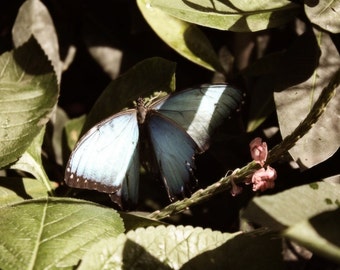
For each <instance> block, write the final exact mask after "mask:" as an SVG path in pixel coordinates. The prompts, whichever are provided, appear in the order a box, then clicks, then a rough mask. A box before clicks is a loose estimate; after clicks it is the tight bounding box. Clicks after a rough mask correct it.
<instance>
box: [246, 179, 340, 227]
mask: <svg viewBox="0 0 340 270" xmlns="http://www.w3.org/2000/svg"><path fill="white" fill-rule="evenodd" d="M339 205H340V185H339V184H334V183H327V182H316V183H313V184H309V185H303V186H299V187H295V188H292V189H288V190H286V191H283V192H281V193H277V194H275V195H266V196H261V197H256V198H254V199H253V200H252V201H251V203H250V204H249V205H248V206H247V208H246V210H245V212H244V214H243V215H244V218H246V219H248V220H249V221H252V222H255V223H257V224H260V225H262V226H266V227H269V228H271V229H274V230H282V229H284V228H286V227H288V226H293V225H295V224H297V223H299V222H303V221H306V220H307V219H309V218H311V217H314V216H315V215H317V214H321V213H323V212H325V211H331V210H334V209H337V208H338V207H339ZM330 222H331V221H330Z"/></svg>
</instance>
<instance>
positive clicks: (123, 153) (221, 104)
mask: <svg viewBox="0 0 340 270" xmlns="http://www.w3.org/2000/svg"><path fill="white" fill-rule="evenodd" d="M241 100H242V93H241V92H240V91H239V90H237V89H235V88H232V87H230V86H228V85H226V84H207V85H201V86H199V87H196V88H190V89H187V90H184V91H181V92H178V93H175V94H170V95H168V96H166V97H164V98H162V99H160V100H158V101H156V102H154V103H153V104H151V105H150V106H145V104H144V102H143V99H141V98H139V99H138V100H137V106H136V108H135V109H129V110H125V111H122V112H119V113H117V114H114V115H113V116H111V117H109V118H107V119H105V120H103V121H101V122H99V123H98V124H96V125H95V126H94V127H92V128H91V129H90V130H89V131H88V132H87V133H85V135H84V136H82V138H81V139H80V140H79V142H78V143H77V144H76V146H75V149H74V150H73V151H72V153H71V155H70V158H69V160H68V163H67V166H66V171H65V182H66V184H67V185H69V186H71V187H76V188H83V189H92V190H98V191H100V192H105V193H108V194H109V195H110V197H111V199H112V200H113V201H114V202H116V203H118V204H119V205H120V206H122V202H127V203H129V204H136V203H137V201H138V190H139V170H140V165H141V164H140V156H146V158H144V159H146V162H145V161H144V163H143V164H148V165H149V167H151V170H152V171H154V172H157V174H158V176H159V178H160V179H162V181H163V183H164V186H165V188H166V191H167V194H168V196H169V198H170V200H171V201H173V200H175V199H176V198H178V197H183V196H185V195H186V194H187V193H190V186H191V184H192V181H193V179H194V175H193V170H194V169H195V163H194V157H195V155H196V154H199V153H202V152H204V151H205V150H207V148H208V147H209V140H210V137H211V135H212V133H213V132H214V130H215V129H216V127H217V126H218V125H220V124H221V123H222V121H223V120H224V119H226V118H228V117H229V116H230V114H231V113H232V111H234V110H235V109H237V108H238V106H239V104H240V101H241Z"/></svg>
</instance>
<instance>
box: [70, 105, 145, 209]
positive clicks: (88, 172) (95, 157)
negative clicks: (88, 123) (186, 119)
mask: <svg viewBox="0 0 340 270" xmlns="http://www.w3.org/2000/svg"><path fill="white" fill-rule="evenodd" d="M138 138H139V129H138V123H137V117H136V111H135V110H129V111H126V112H123V113H119V114H116V115H114V116H112V117H110V118H108V119H106V120H104V121H102V122H100V123H99V124H97V125H96V126H94V127H93V128H92V129H90V130H89V131H88V132H87V133H86V134H85V135H84V136H83V137H82V138H81V139H80V141H79V142H78V144H77V145H76V147H75V149H74V150H73V152H72V154H71V156H70V158H69V161H68V164H67V167H66V172H65V182H66V184H67V185H69V186H71V187H76V188H86V189H95V190H98V191H101V192H106V193H117V195H118V194H119V195H120V194H122V196H123V197H124V200H132V201H133V202H135V201H136V200H137V196H136V194H138V182H139V153H138ZM118 203H119V202H118Z"/></svg>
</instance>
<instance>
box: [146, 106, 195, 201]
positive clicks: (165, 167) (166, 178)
mask: <svg viewBox="0 0 340 270" xmlns="http://www.w3.org/2000/svg"><path fill="white" fill-rule="evenodd" d="M147 125H148V126H147V127H148V133H149V138H150V141H151V145H152V148H153V151H154V156H155V159H156V161H157V165H158V169H159V173H160V176H161V178H162V180H163V182H164V184H165V187H166V189H167V192H168V195H169V198H170V199H171V200H173V199H174V198H175V197H177V195H180V196H181V197H183V195H184V193H186V191H188V188H189V187H190V181H191V180H192V178H193V174H192V169H193V168H194V155H195V153H196V152H197V150H198V147H197V145H196V143H195V142H194V141H193V140H192V139H191V137H190V136H189V135H188V134H187V133H186V132H185V131H184V130H183V129H182V128H181V127H180V126H178V125H177V124H176V123H174V122H173V121H172V120H170V119H167V118H166V117H164V116H162V115H160V114H158V113H156V112H152V113H150V115H149V117H148V118H147Z"/></svg>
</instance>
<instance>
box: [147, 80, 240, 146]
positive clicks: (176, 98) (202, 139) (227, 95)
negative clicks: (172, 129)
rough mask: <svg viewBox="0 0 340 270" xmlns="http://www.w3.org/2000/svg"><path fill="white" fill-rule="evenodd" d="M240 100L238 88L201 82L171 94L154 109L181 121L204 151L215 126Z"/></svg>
mask: <svg viewBox="0 0 340 270" xmlns="http://www.w3.org/2000/svg"><path fill="white" fill-rule="evenodd" d="M241 99H242V94H241V92H240V91H239V90H237V89H234V88H232V87H230V86H227V85H225V84H216V85H202V86H200V87H198V88H192V89H188V90H185V91H181V92H179V93H177V94H174V95H170V96H168V97H167V98H164V99H162V100H161V101H159V102H157V103H156V104H155V105H154V106H153V108H154V109H156V110H158V111H159V113H161V114H162V115H165V116H166V117H168V118H170V119H172V120H173V121H175V122H176V123H178V124H179V125H180V126H181V127H182V128H183V129H184V130H185V131H186V132H187V133H188V134H189V135H190V136H191V137H192V138H193V140H194V141H195V142H196V143H197V145H198V146H199V148H200V149H201V151H204V150H206V148H207V145H208V142H209V138H210V136H211V135H212V132H213V131H214V129H215V128H216V127H217V126H218V125H220V124H221V122H222V121H223V120H224V119H226V118H228V117H229V116H230V114H231V112H232V111H233V110H235V109H236V108H237V107H238V106H239V103H240V101H241Z"/></svg>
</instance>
